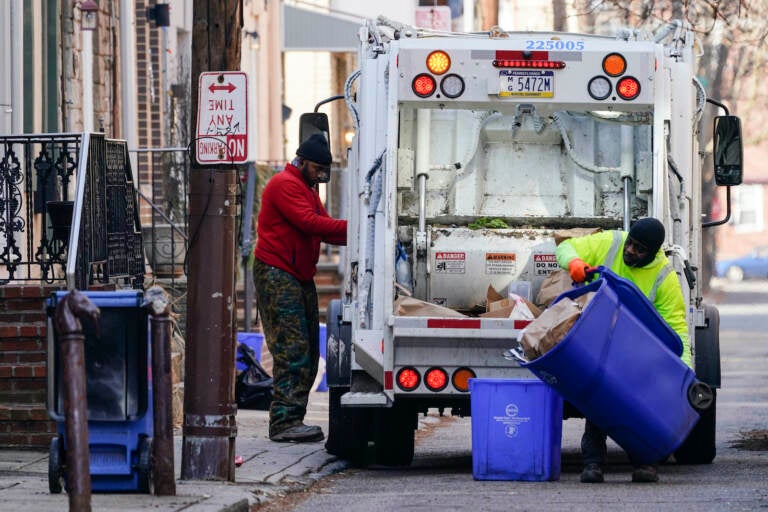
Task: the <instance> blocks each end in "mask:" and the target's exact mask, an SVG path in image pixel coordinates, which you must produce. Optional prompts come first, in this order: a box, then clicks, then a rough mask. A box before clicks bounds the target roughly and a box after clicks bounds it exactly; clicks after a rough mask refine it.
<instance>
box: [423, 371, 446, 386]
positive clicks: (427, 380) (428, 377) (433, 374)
mask: <svg viewBox="0 0 768 512" xmlns="http://www.w3.org/2000/svg"><path fill="white" fill-rule="evenodd" d="M424 384H425V385H426V386H427V387H428V388H429V389H430V390H431V391H442V390H443V389H445V386H447V385H448V374H447V373H445V370H443V369H442V368H430V369H429V370H427V372H426V373H425V374H424Z"/></svg>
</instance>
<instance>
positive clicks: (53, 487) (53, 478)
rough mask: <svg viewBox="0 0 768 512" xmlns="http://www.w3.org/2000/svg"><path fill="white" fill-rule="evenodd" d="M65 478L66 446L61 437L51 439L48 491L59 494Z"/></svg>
mask: <svg viewBox="0 0 768 512" xmlns="http://www.w3.org/2000/svg"><path fill="white" fill-rule="evenodd" d="M63 477H64V446H63V444H62V442H61V439H60V437H59V436H56V437H54V438H53V439H51V447H50V449H49V450H48V490H49V491H51V494H59V493H61V489H62V485H61V483H62V480H63Z"/></svg>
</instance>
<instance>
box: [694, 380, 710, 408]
mask: <svg viewBox="0 0 768 512" xmlns="http://www.w3.org/2000/svg"><path fill="white" fill-rule="evenodd" d="M713 400H714V394H713V393H712V388H710V387H709V386H708V385H707V384H706V383H704V382H701V381H696V382H694V383H693V384H691V385H690V386H689V387H688V402H690V404H691V407H693V408H694V409H696V410H697V411H699V412H701V411H705V410H706V409H708V408H709V406H710V405H712V401H713Z"/></svg>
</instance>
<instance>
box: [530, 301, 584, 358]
mask: <svg viewBox="0 0 768 512" xmlns="http://www.w3.org/2000/svg"><path fill="white" fill-rule="evenodd" d="M594 295H595V294H594V293H593V292H590V293H587V294H584V295H582V296H580V297H578V298H577V299H576V300H573V299H571V298H568V297H566V298H564V299H562V300H560V301H558V302H557V303H555V305H553V306H551V307H549V308H547V309H546V310H544V312H543V313H542V314H541V315H540V316H539V317H538V318H537V319H536V320H534V321H533V322H531V323H530V324H528V326H527V327H526V328H525V329H524V330H523V334H522V337H521V339H520V344H521V345H522V346H523V353H524V354H525V357H526V359H528V360H529V361H533V360H534V359H536V358H537V357H539V356H541V355H543V354H546V353H547V352H549V351H550V350H551V349H552V347H554V346H555V345H557V344H558V343H560V340H562V339H563V338H564V337H565V335H566V334H568V331H569V330H570V329H571V327H573V324H575V323H576V320H578V319H579V316H580V315H581V312H582V310H583V309H584V308H585V307H586V305H587V304H588V303H589V301H590V300H591V299H592V297H594Z"/></svg>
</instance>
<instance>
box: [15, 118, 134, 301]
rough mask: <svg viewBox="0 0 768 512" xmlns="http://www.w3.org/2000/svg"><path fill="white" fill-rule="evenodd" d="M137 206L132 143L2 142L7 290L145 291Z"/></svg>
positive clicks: (80, 138)
mask: <svg viewBox="0 0 768 512" xmlns="http://www.w3.org/2000/svg"><path fill="white" fill-rule="evenodd" d="M137 206H138V205H137V200H136V194H135V192H134V186H133V178H132V173H131V166H130V161H129V159H128V151H127V147H126V144H125V141H121V140H113V139H107V138H105V137H104V135H103V134H90V133H84V134H80V133H63V134H59V133H56V134H35V135H9V136H0V284H9V283H24V282H44V283H56V282H61V283H62V284H63V283H64V282H66V284H67V286H68V287H69V288H79V289H87V288H89V286H90V285H92V284H95V283H108V282H117V281H120V280H122V281H123V282H124V283H125V284H128V285H130V286H132V287H134V288H139V287H141V286H142V283H143V279H144V258H143V250H142V241H141V228H140V223H139V217H138V208H137ZM73 227H74V229H73ZM73 247H75V248H76V250H74V251H73V250H71V248H73ZM72 256H74V257H72Z"/></svg>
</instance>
